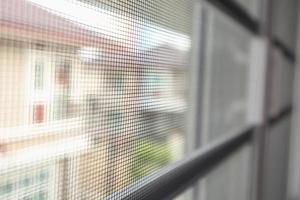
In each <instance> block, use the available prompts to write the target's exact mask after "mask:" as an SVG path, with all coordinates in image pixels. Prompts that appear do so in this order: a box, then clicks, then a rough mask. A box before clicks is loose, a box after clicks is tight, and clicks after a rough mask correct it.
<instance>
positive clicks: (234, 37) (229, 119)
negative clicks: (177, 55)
mask: <svg viewBox="0 0 300 200" xmlns="http://www.w3.org/2000/svg"><path fill="white" fill-rule="evenodd" d="M206 37H207V43H206V46H207V48H206V55H205V56H206V59H205V60H206V62H205V66H204V67H205V70H204V71H205V75H204V79H205V80H204V81H205V88H204V103H203V109H204V112H203V118H204V120H203V138H202V140H203V141H202V144H206V143H207V142H209V141H212V140H214V139H216V138H220V137H221V136H224V134H232V133H237V132H239V131H241V130H243V129H245V127H247V126H248V124H249V123H248V119H247V110H248V93H249V91H248V89H249V86H248V83H249V70H250V62H251V54H250V53H251V39H252V38H251V34H250V33H249V32H247V31H246V30H245V29H244V28H242V27H241V26H239V25H238V24H236V23H235V22H234V21H232V19H230V18H228V17H226V16H225V15H224V14H222V13H220V12H218V11H216V10H212V9H211V10H209V12H208V17H207V27H206Z"/></svg>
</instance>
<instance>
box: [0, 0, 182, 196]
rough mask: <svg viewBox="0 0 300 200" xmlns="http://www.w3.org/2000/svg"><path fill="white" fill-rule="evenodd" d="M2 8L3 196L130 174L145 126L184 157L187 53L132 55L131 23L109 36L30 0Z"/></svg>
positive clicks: (46, 192) (102, 186)
mask: <svg viewBox="0 0 300 200" xmlns="http://www.w3.org/2000/svg"><path fill="white" fill-rule="evenodd" d="M0 7H1V8H3V9H2V10H1V16H0V26H1V31H0V57H1V59H0V62H1V63H0V70H1V78H0V82H1V84H0V87H1V89H0V98H1V99H0V132H1V136H0V151H1V153H0V163H1V172H0V176H1V182H0V196H1V195H3V196H5V197H6V198H8V199H9V198H11V199H14V198H37V199H47V198H49V199H91V198H93V197H97V198H100V197H101V195H103V196H102V197H104V195H107V194H109V193H112V192H114V191H116V190H118V189H121V188H123V187H124V186H125V185H128V184H129V183H130V182H131V181H133V178H132V177H130V170H131V169H130V162H131V159H132V158H131V157H130V156H129V154H130V153H131V152H130V151H131V150H130V149H131V148H133V147H134V145H135V144H134V142H135V141H136V140H134V138H135V137H136V136H137V135H139V133H140V132H143V131H149V130H151V132H152V131H153V133H154V135H153V138H154V139H158V140H160V139H161V138H159V137H157V136H155V133H157V134H158V133H159V131H158V130H160V131H161V130H162V129H164V130H165V131H166V132H167V133H168V135H169V136H170V137H169V138H164V140H163V141H164V142H165V143H167V144H170V148H171V150H170V151H171V153H172V159H173V160H177V159H179V158H180V157H182V155H183V148H184V147H183V144H182V142H179V141H182V138H183V137H184V131H183V128H184V124H178V123H179V122H182V118H183V117H184V108H185V107H186V99H185V98H186V94H185V91H186V88H185V87H186V83H184V82H182V80H184V79H183V77H184V76H186V69H185V67H186V63H182V60H187V53H186V52H184V51H181V50H178V49H175V48H174V47H172V46H168V45H160V46H158V47H154V48H152V49H150V50H149V49H147V50H145V51H142V53H141V54H142V55H143V56H142V57H139V55H138V54H137V52H135V51H134V48H133V47H134V46H135V45H137V42H136V41H134V40H132V37H133V36H135V35H137V33H136V31H137V28H136V27H134V23H133V22H132V23H128V22H126V23H125V24H126V27H125V28H124V27H123V29H124V30H126V32H123V33H124V35H125V36H124V37H130V40H129V39H127V40H126V39H124V38H123V40H122V39H121V40H116V39H115V37H114V36H111V37H110V36H109V35H105V34H101V33H98V32H95V31H94V29H92V28H91V27H86V26H85V25H82V24H80V23H76V22H74V21H72V20H68V19H67V18H65V17H64V16H63V15H62V14H61V13H54V12H52V11H50V10H47V9H45V8H43V7H40V6H38V5H35V4H34V3H29V2H27V1H22V0H4V1H1V3H0ZM8 7H13V9H14V10H15V12H10V9H5V8H8ZM26 13H30V15H27V14H26ZM24 16H27V17H26V18H24ZM41 19H42V20H41ZM126 35H127V36H126ZM124 41H127V43H126V42H124ZM128 41H130V43H128ZM164 52H169V53H170V55H164V54H163V53H164ZM174 53H175V54H176V55H178V60H172V59H173V57H174ZM153 56H154V57H157V56H162V58H161V59H160V60H162V63H151V60H152V59H153ZM127 58H132V59H130V60H128V59H127ZM118 60H122V62H121V63H120V62H118ZM144 66H147V68H144ZM148 66H152V68H153V70H152V71H150V72H149V71H147V69H148V68H149V67H148ZM120 68H122V71H121V70H119V69H120ZM161 71H164V72H165V73H164V74H165V76H162V77H159V76H160V74H161ZM141 74H143V76H140V75H141ZM101 77H106V78H101ZM107 77H109V78H107ZM141 77H142V78H143V77H146V78H145V79H141ZM161 85H163V86H164V87H161ZM141 90H142V91H143V93H144V94H145V95H143V96H141V95H140V94H141V93H140V92H139V91H141ZM12 92H13V94H12ZM124 99H125V100H124ZM160 108H161V109H160ZM162 109H163V110H162ZM104 111H105V112H104ZM161 119H163V120H166V123H165V124H166V125H167V126H168V127H157V126H156V122H155V121H156V120H161ZM126 122H130V123H126ZM133 124H135V125H134V126H133ZM149 124H150V126H152V128H151V129H149V128H145V126H149ZM174 124H177V125H176V126H177V127H178V128H176V130H175V129H174V127H175V126H174ZM136 127H141V128H140V129H136ZM143 127H144V128H143ZM171 128H173V129H171ZM155 129H157V131H155ZM115 144H118V146H114V145H115ZM108 147H109V148H108ZM112 157H118V159H117V160H115V159H111V158H112ZM118 163H119V164H118ZM126 163H127V164H126ZM2 164H3V165H2ZM119 165H120V167H119V168H118V169H114V168H115V167H114V166H119ZM156 167H157V166H156ZM153 169H154V168H153ZM116 170H117V173H116ZM150 171H151V170H150ZM13 174H15V175H13ZM145 175H146V174H145ZM12 177H13V178H12ZM57 181H58V182H59V183H61V184H60V185H57V184H55V183H57ZM107 183H109V184H107ZM33 188H34V189H33ZM16 191H18V192H16ZM29 191H31V192H29ZM16 194H18V195H19V196H18V197H16V196H15V195H16ZM20 194H23V197H22V195H21V196H20ZM99 195H100V196H99Z"/></svg>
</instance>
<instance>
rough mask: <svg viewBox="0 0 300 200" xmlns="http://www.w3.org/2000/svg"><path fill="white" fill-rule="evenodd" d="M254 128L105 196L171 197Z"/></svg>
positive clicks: (131, 198)
mask: <svg viewBox="0 0 300 200" xmlns="http://www.w3.org/2000/svg"><path fill="white" fill-rule="evenodd" d="M253 133H254V128H249V129H247V130H246V131H244V132H242V133H239V134H234V135H230V136H227V137H224V138H222V139H221V140H218V141H216V142H213V143H212V144H210V145H207V146H206V147H203V148H201V149H199V150H197V151H195V153H193V154H192V155H190V156H189V157H187V158H185V159H183V160H181V161H179V162H177V163H175V164H173V165H170V166H168V167H166V168H164V169H162V170H161V171H159V172H158V173H155V174H153V175H150V176H148V177H146V178H145V179H143V180H141V181H139V182H137V183H135V184H133V185H131V186H129V187H127V188H125V189H124V190H121V191H119V192H117V193H114V194H113V195H111V196H109V197H108V198H107V199H123V200H135V199H136V200H153V199H170V198H172V197H174V196H176V194H179V193H180V192H183V191H184V190H185V189H186V188H188V186H190V185H191V184H192V183H194V182H196V181H197V180H199V178H201V177H204V176H205V175H207V174H208V172H210V171H211V170H213V169H214V168H215V167H216V166H218V164H220V163H222V161H224V160H225V159H226V158H227V157H229V156H230V155H231V154H232V153H234V152H236V151H237V150H238V149H239V148H241V147H242V146H243V145H244V144H246V143H248V142H250V141H251V139H252V135H253Z"/></svg>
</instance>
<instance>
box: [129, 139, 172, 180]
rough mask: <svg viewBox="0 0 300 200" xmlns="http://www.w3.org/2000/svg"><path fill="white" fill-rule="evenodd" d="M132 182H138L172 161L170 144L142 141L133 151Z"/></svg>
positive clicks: (149, 140)
mask: <svg viewBox="0 0 300 200" xmlns="http://www.w3.org/2000/svg"><path fill="white" fill-rule="evenodd" d="M133 159H134V160H133V162H132V164H131V178H130V179H131V181H136V180H139V179H141V178H142V177H144V176H146V175H148V174H150V173H151V172H153V171H154V170H156V169H159V168H161V167H162V166H165V165H166V164H168V163H169V162H170V161H171V151H170V147H169V145H168V143H162V142H160V141H155V140H151V139H143V140H140V141H139V142H138V143H137V144H136V145H135V146H134V149H133Z"/></svg>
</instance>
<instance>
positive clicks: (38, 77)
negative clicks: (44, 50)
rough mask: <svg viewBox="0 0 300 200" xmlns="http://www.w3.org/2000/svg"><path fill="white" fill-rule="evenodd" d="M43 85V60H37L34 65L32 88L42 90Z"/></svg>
mask: <svg viewBox="0 0 300 200" xmlns="http://www.w3.org/2000/svg"><path fill="white" fill-rule="evenodd" d="M43 87H44V62H43V61H42V60H37V61H36V62H35V66H34V89H35V90H43Z"/></svg>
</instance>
